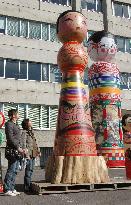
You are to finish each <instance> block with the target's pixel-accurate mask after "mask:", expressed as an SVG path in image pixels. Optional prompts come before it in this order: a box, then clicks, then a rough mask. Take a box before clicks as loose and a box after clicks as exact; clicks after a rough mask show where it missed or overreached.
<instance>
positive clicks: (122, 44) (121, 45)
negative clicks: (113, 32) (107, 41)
mask: <svg viewBox="0 0 131 205" xmlns="http://www.w3.org/2000/svg"><path fill="white" fill-rule="evenodd" d="M115 40H116V44H117V47H118V50H119V51H121V52H125V39H124V38H122V37H120V36H117V37H115Z"/></svg>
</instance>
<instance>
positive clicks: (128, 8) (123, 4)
mask: <svg viewBox="0 0 131 205" xmlns="http://www.w3.org/2000/svg"><path fill="white" fill-rule="evenodd" d="M114 4H118V5H120V6H121V7H122V16H116V15H115V6H114ZM123 6H127V11H128V18H127V17H125V16H124V10H123ZM130 8H131V4H128V3H124V2H119V1H114V0H112V15H113V16H115V17H118V18H124V19H131V14H130Z"/></svg>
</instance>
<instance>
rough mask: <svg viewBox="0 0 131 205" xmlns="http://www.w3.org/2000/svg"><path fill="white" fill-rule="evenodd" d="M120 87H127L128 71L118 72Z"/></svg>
mask: <svg viewBox="0 0 131 205" xmlns="http://www.w3.org/2000/svg"><path fill="white" fill-rule="evenodd" d="M120 82H121V89H128V73H124V72H122V73H120Z"/></svg>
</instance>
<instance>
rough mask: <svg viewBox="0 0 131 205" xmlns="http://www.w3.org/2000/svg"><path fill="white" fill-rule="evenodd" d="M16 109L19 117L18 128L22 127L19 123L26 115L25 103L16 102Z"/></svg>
mask: <svg viewBox="0 0 131 205" xmlns="http://www.w3.org/2000/svg"><path fill="white" fill-rule="evenodd" d="M16 109H17V110H18V112H19V119H18V121H17V122H18V125H19V126H20V128H22V126H21V123H22V121H23V120H24V119H25V118H26V117H27V115H26V105H25V104H19V105H18V104H17V107H16Z"/></svg>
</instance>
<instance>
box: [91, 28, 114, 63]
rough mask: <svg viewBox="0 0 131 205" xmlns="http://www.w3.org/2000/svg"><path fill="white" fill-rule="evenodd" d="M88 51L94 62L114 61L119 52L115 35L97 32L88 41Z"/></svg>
mask: <svg viewBox="0 0 131 205" xmlns="http://www.w3.org/2000/svg"><path fill="white" fill-rule="evenodd" d="M87 51H88V54H89V56H90V58H91V59H92V60H93V61H107V62H110V61H112V59H113V58H114V57H115V54H116V52H117V47H116V44H115V40H114V37H113V35H112V34H111V33H107V32H105V31H97V32H95V33H94V34H93V35H92V36H90V38H89V40H88V45H87Z"/></svg>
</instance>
